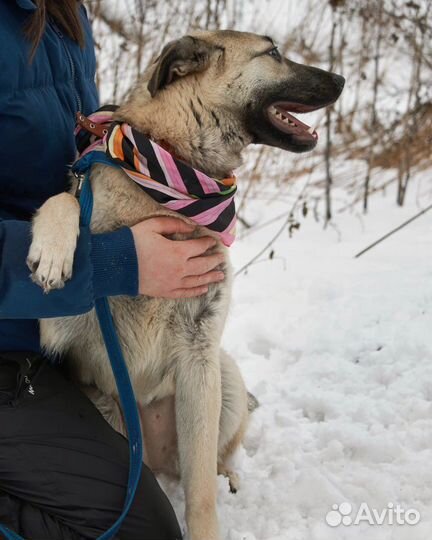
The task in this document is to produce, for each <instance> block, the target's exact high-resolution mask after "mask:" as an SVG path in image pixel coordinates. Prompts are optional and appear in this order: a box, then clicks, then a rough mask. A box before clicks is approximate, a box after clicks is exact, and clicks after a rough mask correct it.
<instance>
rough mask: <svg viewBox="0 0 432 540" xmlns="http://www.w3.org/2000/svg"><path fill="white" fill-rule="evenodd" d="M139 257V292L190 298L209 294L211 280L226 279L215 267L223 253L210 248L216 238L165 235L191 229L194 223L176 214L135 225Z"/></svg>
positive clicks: (189, 231) (186, 231)
mask: <svg viewBox="0 0 432 540" xmlns="http://www.w3.org/2000/svg"><path fill="white" fill-rule="evenodd" d="M131 230H132V234H133V237H134V241H135V249H136V252H137V258H138V274H139V293H140V294H145V295H147V296H156V297H161V298H190V297H192V296H199V295H201V294H205V293H206V292H207V290H208V285H209V284H210V283H216V282H217V281H222V280H223V279H224V277H225V276H224V273H223V272H221V271H218V270H215V268H216V266H218V265H219V264H220V263H222V262H223V261H224V255H223V254H222V253H215V254H213V255H208V254H206V251H207V250H208V249H210V248H211V247H213V246H215V245H216V240H215V239H214V238H211V237H210V236H203V237H201V238H195V239H192V240H169V239H168V238H165V236H164V235H169V234H174V233H191V232H192V231H193V230H194V227H193V226H192V225H188V224H187V223H185V222H184V221H182V220H180V219H176V218H172V217H154V218H149V219H147V220H146V221H142V222H141V223H138V224H137V225H134V226H133V227H131Z"/></svg>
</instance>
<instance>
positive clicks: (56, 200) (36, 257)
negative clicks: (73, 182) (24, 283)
mask: <svg viewBox="0 0 432 540" xmlns="http://www.w3.org/2000/svg"><path fill="white" fill-rule="evenodd" d="M79 216H80V207H79V204H78V201H77V200H76V199H75V197H73V196H72V195H70V194H69V193H60V194H59V195H55V196H54V197H50V198H49V199H48V200H47V201H46V202H45V203H44V204H43V205H42V206H41V208H40V209H39V210H38V212H37V214H36V216H35V217H34V218H33V226H32V236H33V239H32V243H31V246H30V251H29V254H28V257H27V266H28V267H29V268H30V270H31V278H32V280H33V281H34V282H35V283H37V284H38V285H40V286H41V287H42V288H43V290H44V291H45V292H49V291H50V290H51V289H61V288H62V287H63V286H64V282H65V281H66V280H68V279H69V278H70V277H71V275H72V265H73V259H74V254H75V248H76V243H77V238H78V234H79Z"/></svg>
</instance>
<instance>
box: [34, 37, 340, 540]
mask: <svg viewBox="0 0 432 540" xmlns="http://www.w3.org/2000/svg"><path fill="white" fill-rule="evenodd" d="M344 82H345V81H344V78H343V77H342V76H340V75H336V74H334V73H330V72H327V71H323V70H321V69H318V68H314V67H309V66H306V65H301V64H298V63H295V62H292V61H290V60H288V59H287V58H284V57H282V55H281V54H280V52H279V50H278V48H277V46H276V45H275V43H274V41H273V40H272V39H271V38H270V37H267V36H260V35H256V34H252V33H244V32H236V31H228V30H221V31H206V32H197V33H193V34H191V35H188V36H185V37H183V38H181V39H178V40H176V41H173V42H171V43H169V44H168V45H166V46H165V48H164V49H163V50H162V52H161V54H160V56H159V57H158V58H157V59H156V61H155V62H153V63H152V64H151V65H150V66H149V68H148V69H147V70H146V72H145V73H144V74H143V76H142V78H141V80H140V81H139V83H138V84H137V85H136V87H135V88H134V89H133V90H132V91H131V92H130V94H129V95H128V97H127V98H126V99H125V101H124V102H123V103H122V104H120V106H119V108H118V109H117V111H116V112H115V116H114V118H115V119H116V120H119V121H122V122H126V123H128V124H130V125H131V126H133V127H134V128H135V129H136V130H138V131H140V132H142V133H145V134H148V135H149V136H150V137H151V138H152V139H153V140H154V141H165V142H166V143H167V144H168V145H169V147H170V148H172V149H173V150H174V151H175V154H176V155H177V156H180V157H181V159H182V160H183V161H185V162H186V163H188V164H190V165H191V166H193V167H194V168H196V169H199V170H200V171H203V172H204V173H205V174H207V175H209V176H211V177H213V178H218V179H223V178H226V177H228V176H230V175H231V173H232V171H234V170H235V169H237V168H238V167H239V165H240V164H241V163H242V152H243V150H244V149H245V148H246V147H247V146H249V145H251V144H265V145H269V146H274V147H277V148H281V149H283V150H287V151H291V152H306V151H309V150H312V149H313V148H314V147H315V145H316V144H317V139H318V135H317V133H316V131H315V129H314V128H311V127H309V126H307V125H306V124H304V123H303V122H301V121H300V120H298V119H297V118H296V117H295V116H293V115H292V114H291V113H303V112H309V111H314V110H316V109H319V108H322V107H326V106H329V105H331V104H333V103H334V102H335V101H336V100H337V99H338V97H339V95H340V94H341V92H342V89H343V86H344ZM90 181H91V186H92V189H93V194H94V211H93V216H92V221H91V230H92V232H94V233H102V232H107V231H113V230H115V229H118V228H119V227H121V226H129V227H130V226H132V225H134V224H136V223H138V222H140V221H143V220H145V219H148V218H149V217H153V216H162V215H168V216H175V217H177V218H178V219H183V220H185V221H186V222H188V223H190V221H189V220H188V218H185V217H183V216H181V215H179V214H177V213H175V212H172V211H171V210H168V209H167V208H164V207H162V206H161V205H159V204H158V203H157V202H156V201H155V200H154V199H152V198H150V197H149V196H148V195H147V194H146V193H145V192H143V190H141V189H140V188H139V187H138V186H137V185H136V184H134V182H132V181H131V180H130V179H129V178H128V176H127V175H126V174H125V173H124V172H123V171H122V170H121V169H118V168H112V167H109V166H105V165H102V164H95V165H93V166H92V170H91V176H90ZM74 189H75V186H73V188H72V191H73V190H74ZM79 212H80V211H79V205H78V203H77V201H76V199H75V198H74V197H73V195H71V194H69V193H63V194H60V195H57V196H55V197H52V198H51V199H49V200H48V201H46V203H45V204H44V205H43V206H42V207H41V208H40V210H39V211H38V212H37V214H36V216H35V218H34V221H33V228H32V231H33V239H32V244H31V248H30V252H29V256H28V264H29V267H30V268H31V270H32V278H33V280H34V281H35V282H36V283H38V284H39V285H41V286H42V287H43V288H44V290H45V291H47V292H48V291H49V290H50V289H52V288H58V287H62V286H63V285H64V281H65V280H67V279H68V278H69V277H70V275H71V272H72V262H73V255H74V250H75V247H76V239H77V235H78V232H79ZM209 234H210V235H214V233H213V232H212V231H209V230H208V229H206V228H204V227H196V230H195V233H194V234H193V235H181V236H179V237H178V238H179V239H183V238H190V237H192V236H194V237H196V236H203V235H209ZM212 252H213V253H216V252H221V253H223V254H224V257H225V263H224V264H223V265H222V269H223V271H224V273H225V279H224V281H223V282H220V283H217V284H213V285H211V286H210V287H209V290H208V292H207V293H206V294H205V295H203V296H200V297H196V298H192V299H183V300H167V299H160V298H149V297H145V296H139V297H112V298H110V306H111V309H112V313H113V317H114V320H115V324H116V328H117V332H118V336H119V339H120V341H121V343H122V345H123V350H124V355H125V359H126V362H127V365H128V369H129V373H130V376H131V380H132V383H133V386H134V390H135V393H136V397H137V400H138V401H139V404H140V407H141V409H142V411H144V413H143V431H144V444H145V447H146V453H147V457H148V460H149V461H150V462H152V460H153V462H154V463H153V468H154V469H159V468H162V469H163V466H160V465H161V464H159V463H156V462H157V461H158V458H157V456H158V454H160V452H159V450H156V451H153V452H152V451H151V448H150V449H149V443H148V441H146V429H147V428H148V429H150V430H151V429H152V426H151V424H152V422H153V420H154V418H155V416H154V412H155V410H157V404H158V403H164V405H163V411H162V412H163V415H165V416H166V418H171V419H173V422H174V417H175V423H174V424H175V430H174V436H172V434H173V430H171V432H170V434H169V436H168V441H169V443H168V444H165V445H163V448H164V450H165V451H166V454H167V455H169V460H170V459H171V460H173V461H175V460H176V458H178V468H179V473H180V477H181V480H182V483H183V487H184V491H185V501H186V523H187V527H188V531H189V536H190V539H191V540H218V539H219V538H220V533H219V526H218V519H217V511H216V502H217V501H216V494H217V482H216V476H217V471H218V470H219V472H223V473H225V474H228V476H230V480H231V482H232V483H233V484H236V478H235V475H234V474H233V473H231V472H230V471H229V468H228V467H227V465H226V461H227V459H228V457H229V456H230V455H231V454H232V452H233V451H234V450H235V448H236V447H237V446H238V445H239V444H240V443H241V441H242V438H243V435H244V433H245V429H246V426H247V421H248V417H249V414H250V410H251V409H253V408H254V403H252V397H251V396H249V399H248V393H247V391H246V387H245V384H244V382H243V379H242V376H241V374H240V371H239V369H238V367H237V365H236V364H235V362H234V361H233V359H232V358H231V357H230V356H229V355H227V354H226V353H225V352H224V351H222V350H221V348H220V341H221V335H222V331H223V328H224V324H225V319H226V316H227V311H228V306H229V300H230V291H231V285H232V272H231V267H230V263H229V254H228V250H227V248H226V247H225V246H224V245H222V243H221V242H220V241H218V243H217V245H216V246H215V247H214V248H213V251H212ZM40 328H41V342H42V345H43V347H44V348H45V349H46V350H47V351H49V352H51V353H61V354H63V355H67V358H68V361H69V364H70V366H71V369H72V371H73V373H74V376H75V377H76V379H77V380H78V381H79V382H80V383H81V384H82V385H84V386H86V387H87V388H88V389H89V393H90V394H91V397H92V399H93V400H94V401H95V403H96V405H97V406H98V407H99V408H100V410H101V411H102V412H103V414H104V415H105V417H106V418H107V419H108V420H109V421H110V422H111V424H112V425H113V426H114V427H115V428H116V429H118V430H121V425H122V420H121V414H120V412H119V409H118V406H117V393H116V386H115V381H114V378H113V374H112V372H111V368H110V363H109V360H108V358H107V352H106V350H105V346H104V343H103V341H102V336H101V333H100V330H99V326H98V322H97V319H96V315H95V312H94V310H92V311H90V312H89V313H86V314H84V315H80V316H76V317H63V318H58V319H45V320H41V321H40ZM164 399H165V401H163V400H164ZM161 400H162V401H161ZM248 401H249V407H248ZM152 408H154V409H152ZM161 410H162V409H161ZM149 426H150V427H149ZM153 428H154V426H153ZM156 431H157V430H156ZM160 448H162V447H160ZM160 448H159V449H160ZM169 460H168V461H169ZM151 466H152V465H151ZM174 469H175V467H174Z"/></svg>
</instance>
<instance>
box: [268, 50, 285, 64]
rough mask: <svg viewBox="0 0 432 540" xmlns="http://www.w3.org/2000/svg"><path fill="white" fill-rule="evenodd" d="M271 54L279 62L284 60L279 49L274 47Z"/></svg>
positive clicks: (270, 51)
mask: <svg viewBox="0 0 432 540" xmlns="http://www.w3.org/2000/svg"><path fill="white" fill-rule="evenodd" d="M267 54H269V55H270V56H271V57H272V58H276V60H278V61H279V62H280V61H281V60H282V56H281V53H280V52H279V49H278V48H277V47H273V49H270V50H269V52H268V53H267Z"/></svg>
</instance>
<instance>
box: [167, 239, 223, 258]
mask: <svg viewBox="0 0 432 540" xmlns="http://www.w3.org/2000/svg"><path fill="white" fill-rule="evenodd" d="M172 242H177V246H176V249H178V250H180V251H181V253H182V255H183V256H184V257H185V259H190V258H192V257H197V256H199V255H202V254H203V253H205V252H206V251H207V250H208V249H210V248H211V247H213V246H215V245H216V243H217V241H216V240H215V239H214V238H212V237H211V236H202V237H201V238H193V239H192V240H182V241H181V242H178V241H176V240H172Z"/></svg>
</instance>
